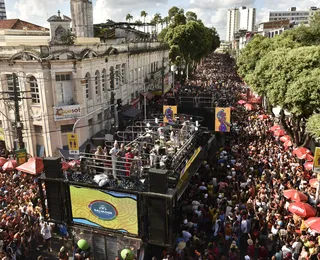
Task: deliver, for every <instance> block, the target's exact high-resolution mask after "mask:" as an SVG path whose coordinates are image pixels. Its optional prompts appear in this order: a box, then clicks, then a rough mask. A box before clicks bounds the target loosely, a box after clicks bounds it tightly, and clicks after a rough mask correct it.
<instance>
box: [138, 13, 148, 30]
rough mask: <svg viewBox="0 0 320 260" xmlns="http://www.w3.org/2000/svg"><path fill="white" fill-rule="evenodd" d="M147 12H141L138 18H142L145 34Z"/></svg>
mask: <svg viewBox="0 0 320 260" xmlns="http://www.w3.org/2000/svg"><path fill="white" fill-rule="evenodd" d="M147 15H148V14H147V12H146V11H141V13H140V16H141V17H143V24H144V26H143V31H144V32H146V25H145V24H146V17H147Z"/></svg>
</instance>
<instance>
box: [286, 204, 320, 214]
mask: <svg viewBox="0 0 320 260" xmlns="http://www.w3.org/2000/svg"><path fill="white" fill-rule="evenodd" d="M288 210H289V211H290V212H291V213H293V214H296V215H298V216H300V217H303V218H306V217H314V216H315V215H316V210H315V209H314V208H313V207H312V206H311V205H309V204H308V203H304V202H294V203H290V204H289V207H288Z"/></svg>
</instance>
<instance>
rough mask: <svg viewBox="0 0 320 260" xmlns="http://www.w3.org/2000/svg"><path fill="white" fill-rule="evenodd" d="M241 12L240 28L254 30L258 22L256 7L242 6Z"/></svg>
mask: <svg viewBox="0 0 320 260" xmlns="http://www.w3.org/2000/svg"><path fill="white" fill-rule="evenodd" d="M239 12H240V25H239V30H246V31H248V32H253V31H254V26H255V23H256V9H255V8H246V7H245V6H242V7H241V8H239Z"/></svg>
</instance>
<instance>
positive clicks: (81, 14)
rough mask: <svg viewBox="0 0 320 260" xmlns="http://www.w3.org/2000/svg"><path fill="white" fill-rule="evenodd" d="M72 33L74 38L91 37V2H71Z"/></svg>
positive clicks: (73, 0)
mask: <svg viewBox="0 0 320 260" xmlns="http://www.w3.org/2000/svg"><path fill="white" fill-rule="evenodd" d="M70 9H71V19H72V31H73V33H74V34H75V35H76V37H85V38H92V37H93V8H92V1H91V0H71V1H70Z"/></svg>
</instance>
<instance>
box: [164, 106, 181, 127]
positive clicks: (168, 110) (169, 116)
mask: <svg viewBox="0 0 320 260" xmlns="http://www.w3.org/2000/svg"><path fill="white" fill-rule="evenodd" d="M177 111H178V107H177V106H163V122H164V123H169V124H173V123H174V121H175V118H176V115H177Z"/></svg>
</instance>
